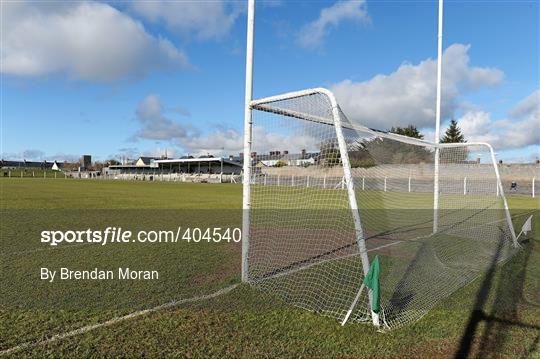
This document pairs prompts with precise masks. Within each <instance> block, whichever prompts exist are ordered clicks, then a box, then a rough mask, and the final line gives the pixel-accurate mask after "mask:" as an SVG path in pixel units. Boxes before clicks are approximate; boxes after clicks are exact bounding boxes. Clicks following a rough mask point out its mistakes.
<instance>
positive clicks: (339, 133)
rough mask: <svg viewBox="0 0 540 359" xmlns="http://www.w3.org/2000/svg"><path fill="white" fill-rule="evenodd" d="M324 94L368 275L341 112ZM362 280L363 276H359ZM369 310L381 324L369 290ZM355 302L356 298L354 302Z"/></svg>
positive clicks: (333, 101) (367, 258)
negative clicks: (332, 120)
mask: <svg viewBox="0 0 540 359" xmlns="http://www.w3.org/2000/svg"><path fill="white" fill-rule="evenodd" d="M324 94H325V95H326V96H327V97H328V99H329V100H330V103H331V105H332V117H333V119H334V127H335V129H336V137H337V140H338V146H339V153H340V157H341V163H342V165H343V174H344V176H343V178H342V181H344V182H345V187H346V189H347V194H348V197H349V207H350V209H351V214H352V217H353V221H354V228H355V232H356V243H357V245H358V249H359V251H360V259H361V261H362V270H363V272H364V275H367V273H368V272H369V257H368V255H367V249H366V242H365V239H364V230H363V227H362V220H361V218H360V212H359V210H358V203H357V201H356V194H355V192H354V181H353V177H352V172H351V164H350V161H349V154H348V151H347V144H346V142H345V136H344V135H343V129H342V127H341V116H340V113H339V107H338V104H337V101H336V98H335V97H334V95H333V94H332V93H331V92H330V91H325V92H324ZM359 280H361V278H359ZM361 290H362V287H360V289H359V292H360V291H361ZM368 293H369V310H370V313H371V318H372V320H373V324H374V325H375V326H379V317H378V315H377V314H376V313H375V312H373V311H372V310H371V303H372V300H373V296H372V292H371V290H369V292H368ZM355 298H356V296H355ZM352 304H354V299H353V303H352ZM352 309H353V306H351V308H349V310H351V311H352Z"/></svg>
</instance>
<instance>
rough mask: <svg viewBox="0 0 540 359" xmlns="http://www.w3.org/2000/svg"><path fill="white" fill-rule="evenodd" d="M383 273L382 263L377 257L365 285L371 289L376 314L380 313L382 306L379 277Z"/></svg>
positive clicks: (372, 306)
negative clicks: (380, 306)
mask: <svg viewBox="0 0 540 359" xmlns="http://www.w3.org/2000/svg"><path fill="white" fill-rule="evenodd" d="M380 273H381V263H380V260H379V256H378V255H377V256H375V259H373V262H371V266H370V267H369V271H368V274H367V275H366V277H365V278H364V285H365V286H366V287H368V288H369V289H371V293H372V299H371V310H372V311H373V312H374V313H379V309H380V308H379V305H380V293H379V289H380V284H379V275H380Z"/></svg>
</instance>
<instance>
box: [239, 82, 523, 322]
mask: <svg viewBox="0 0 540 359" xmlns="http://www.w3.org/2000/svg"><path fill="white" fill-rule="evenodd" d="M339 113H340V118H339V120H340V121H341V123H342V130H343V133H344V137H345V138H344V141H345V143H346V147H347V152H348V153H347V156H348V158H349V160H350V164H351V168H352V182H353V183H354V187H355V194H356V200H357V203H358V207H359V212H360V217H361V221H362V228H361V232H359V228H355V224H354V221H353V215H352V212H351V210H350V208H351V207H350V206H351V203H350V200H349V197H348V194H347V187H346V186H347V185H346V181H345V179H344V176H345V171H344V168H343V158H342V157H343V156H344V154H341V151H340V150H339V145H338V138H337V135H336V127H335V126H334V123H335V119H334V117H333V115H332V105H331V101H330V98H329V97H328V96H327V95H326V94H324V93H319V92H313V93H303V94H302V95H300V96H297V95H293V96H290V97H287V96H285V97H282V98H278V99H274V100H271V101H262V102H261V101H257V102H255V103H254V106H253V139H252V168H251V182H250V183H251V184H250V192H251V209H250V240H249V250H248V258H247V262H248V278H249V280H250V282H251V283H253V285H255V286H257V287H260V288H261V289H264V290H268V291H270V292H272V293H274V294H276V295H277V296H279V297H281V298H283V299H284V300H285V301H287V302H289V303H291V304H293V305H296V306H299V307H302V308H305V309H309V310H313V311H317V312H320V313H322V314H325V315H329V316H332V317H335V318H337V319H340V320H341V319H343V317H344V316H345V314H346V312H347V310H348V309H349V307H350V306H351V303H352V301H353V299H354V298H355V296H356V294H357V292H358V290H359V288H360V286H361V283H362V280H363V278H364V273H363V270H362V262H361V256H360V250H359V246H358V244H357V235H356V234H357V233H363V236H364V240H365V243H366V247H367V252H368V255H369V258H373V256H374V255H379V257H380V258H381V308H382V309H381V313H380V314H381V320H382V325H383V327H384V328H395V327H398V326H400V325H403V324H406V323H409V322H412V321H415V320H417V319H419V318H420V317H421V316H422V315H424V314H425V313H426V311H427V310H429V309H430V308H432V307H433V306H435V305H436V304H437V302H439V301H440V300H442V299H444V298H446V297H447V296H448V295H450V294H451V293H453V292H454V291H456V290H457V289H459V288H461V287H463V286H464V285H466V284H467V283H469V282H470V281H472V280H473V279H474V278H475V277H476V276H478V275H479V274H480V273H482V272H483V271H485V270H486V269H488V268H489V267H490V266H492V265H494V264H496V263H499V262H501V261H504V260H506V259H507V258H508V257H509V256H510V255H512V254H513V252H514V251H515V249H514V246H513V242H512V234H513V229H512V228H511V227H510V226H509V223H508V222H507V217H506V214H507V212H506V211H505V209H504V202H503V200H504V197H503V193H502V189H501V188H500V186H498V184H497V176H496V173H495V168H494V166H493V162H492V159H491V153H490V149H489V147H487V146H484V145H467V144H464V145H460V146H457V147H454V146H452V145H449V146H441V147H440V150H439V154H438V155H439V171H438V173H439V176H438V184H439V200H438V208H439V210H438V212H437V216H436V217H437V220H438V227H437V231H436V232H435V234H433V228H434V227H433V225H434V224H433V218H434V184H435V182H436V181H435V176H434V174H435V158H436V156H437V153H436V150H435V149H436V148H437V147H436V145H434V144H429V143H425V142H422V141H416V140H412V139H408V138H404V137H401V136H397V135H390V134H385V133H379V132H376V131H373V130H369V129H367V128H363V127H359V126H354V125H353V124H351V123H350V122H349V120H348V119H347V118H346V117H345V116H344V115H343V113H341V111H339ZM350 320H353V321H371V313H370V310H369V305H368V297H367V292H364V294H363V296H362V297H361V299H360V301H359V302H358V304H357V306H356V307H355V309H354V312H353V315H352V316H351V319H350Z"/></svg>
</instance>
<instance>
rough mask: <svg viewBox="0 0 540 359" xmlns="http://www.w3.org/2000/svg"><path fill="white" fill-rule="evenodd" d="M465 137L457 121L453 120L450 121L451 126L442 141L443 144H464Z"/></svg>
mask: <svg viewBox="0 0 540 359" xmlns="http://www.w3.org/2000/svg"><path fill="white" fill-rule="evenodd" d="M464 142H467V141H466V140H465V136H463V134H462V133H461V128H459V126H458V123H457V121H456V120H454V119H452V121H450V126H448V129H447V130H446V132H445V134H444V137H443V138H442V139H441V143H464Z"/></svg>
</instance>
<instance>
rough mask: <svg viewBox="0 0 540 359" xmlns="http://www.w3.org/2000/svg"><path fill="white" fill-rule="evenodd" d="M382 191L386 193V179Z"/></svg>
mask: <svg viewBox="0 0 540 359" xmlns="http://www.w3.org/2000/svg"><path fill="white" fill-rule="evenodd" d="M384 191H385V192H386V177H384Z"/></svg>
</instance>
